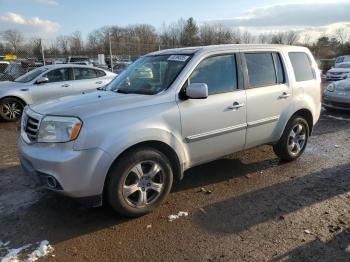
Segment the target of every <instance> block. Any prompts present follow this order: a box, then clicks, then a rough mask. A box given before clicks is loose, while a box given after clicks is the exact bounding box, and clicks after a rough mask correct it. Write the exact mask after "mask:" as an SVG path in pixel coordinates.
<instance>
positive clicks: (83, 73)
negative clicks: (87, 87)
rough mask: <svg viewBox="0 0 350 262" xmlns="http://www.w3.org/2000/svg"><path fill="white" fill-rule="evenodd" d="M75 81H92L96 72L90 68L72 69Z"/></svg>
mask: <svg viewBox="0 0 350 262" xmlns="http://www.w3.org/2000/svg"><path fill="white" fill-rule="evenodd" d="M73 72H74V79H75V80H84V79H93V78H96V77H97V72H96V70H94V69H92V68H79V67H76V68H74V69H73Z"/></svg>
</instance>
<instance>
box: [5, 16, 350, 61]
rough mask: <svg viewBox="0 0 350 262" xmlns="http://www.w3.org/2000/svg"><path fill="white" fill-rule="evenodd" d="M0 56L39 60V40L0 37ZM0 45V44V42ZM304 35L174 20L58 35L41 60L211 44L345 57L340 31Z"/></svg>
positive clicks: (347, 50)
mask: <svg viewBox="0 0 350 262" xmlns="http://www.w3.org/2000/svg"><path fill="white" fill-rule="evenodd" d="M1 36H2V39H3V41H2V42H0V54H2V53H14V54H16V55H18V56H21V53H22V54H25V55H27V56H29V55H31V56H33V57H36V56H40V55H41V44H42V41H41V39H38V38H33V39H30V40H29V41H28V39H25V38H24V37H23V35H22V34H21V33H20V32H19V31H16V30H7V31H4V32H2V33H1ZM0 39H1V38H0ZM310 39H311V37H310V36H309V35H304V36H303V37H302V39H301V36H300V34H299V33H298V32H296V31H292V30H291V31H288V32H277V33H274V34H261V35H258V36H257V35H253V34H251V33H250V32H249V31H246V30H245V31H242V30H239V29H235V28H228V27H226V26H224V25H222V24H212V23H210V24H209V23H204V24H201V25H198V24H197V23H196V21H195V20H194V19H193V18H189V19H187V20H184V19H179V20H178V21H177V22H174V23H170V24H165V23H164V24H163V25H162V26H161V27H160V29H159V30H156V28H155V27H153V26H152V25H149V24H137V25H130V26H126V27H121V26H105V27H102V28H99V29H97V30H94V31H92V32H90V33H89V34H88V36H87V37H86V38H85V39H84V38H83V36H82V33H81V32H80V31H75V32H73V33H72V34H70V35H60V36H57V37H56V38H55V39H53V40H50V41H48V40H45V41H44V45H43V47H44V52H45V56H46V57H64V56H67V55H87V56H93V57H95V56H96V55H97V54H100V53H102V54H106V55H107V54H109V44H110V43H111V47H112V52H113V54H115V55H129V56H139V55H143V54H146V53H149V52H152V51H155V50H160V49H167V48H176V47H188V46H198V45H215V44H251V43H261V44H287V45H302V46H306V47H308V48H310V50H311V51H312V52H313V54H314V55H315V56H316V57H317V58H334V57H335V56H338V55H342V54H350V36H349V35H348V34H347V31H346V30H345V29H342V28H339V29H337V30H336V31H335V32H334V34H333V35H332V36H322V37H320V38H319V39H317V41H313V42H312V41H311V40H310Z"/></svg>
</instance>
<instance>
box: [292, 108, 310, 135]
mask: <svg viewBox="0 0 350 262" xmlns="http://www.w3.org/2000/svg"><path fill="white" fill-rule="evenodd" d="M296 116H299V117H302V118H304V119H305V120H306V122H307V123H308V125H309V131H310V134H312V131H313V128H314V118H313V116H312V113H311V111H310V110H308V109H306V108H303V109H299V110H298V111H296V112H295V113H294V114H293V115H292V116H291V117H290V119H292V118H293V117H296Z"/></svg>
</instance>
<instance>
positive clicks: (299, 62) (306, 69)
mask: <svg viewBox="0 0 350 262" xmlns="http://www.w3.org/2000/svg"><path fill="white" fill-rule="evenodd" d="M289 58H290V61H291V63H292V66H293V71H294V75H295V80H296V81H297V82H302V81H308V80H312V79H314V78H315V76H314V71H313V69H312V64H311V60H310V58H309V56H308V55H307V54H306V53H303V52H292V53H289Z"/></svg>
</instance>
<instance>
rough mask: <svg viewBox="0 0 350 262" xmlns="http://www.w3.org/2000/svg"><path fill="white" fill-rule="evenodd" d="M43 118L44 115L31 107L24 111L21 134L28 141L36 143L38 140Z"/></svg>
mask: <svg viewBox="0 0 350 262" xmlns="http://www.w3.org/2000/svg"><path fill="white" fill-rule="evenodd" d="M41 119H42V115H40V114H38V113H36V112H34V111H33V110H31V109H27V110H26V111H25V112H24V113H23V120H22V128H21V134H22V138H23V139H24V140H25V141H26V142H27V143H35V142H36V141H37V137H38V133H39V127H40V122H41Z"/></svg>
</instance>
